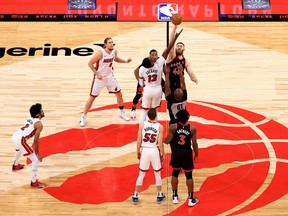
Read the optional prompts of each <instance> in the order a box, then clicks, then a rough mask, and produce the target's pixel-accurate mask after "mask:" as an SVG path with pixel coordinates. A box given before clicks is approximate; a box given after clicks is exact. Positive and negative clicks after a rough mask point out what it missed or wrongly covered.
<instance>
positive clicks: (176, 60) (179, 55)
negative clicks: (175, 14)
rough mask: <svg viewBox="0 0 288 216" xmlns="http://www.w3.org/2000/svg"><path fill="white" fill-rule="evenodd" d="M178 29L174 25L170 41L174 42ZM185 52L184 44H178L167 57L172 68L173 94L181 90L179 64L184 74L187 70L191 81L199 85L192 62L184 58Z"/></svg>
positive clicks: (170, 78)
mask: <svg viewBox="0 0 288 216" xmlns="http://www.w3.org/2000/svg"><path fill="white" fill-rule="evenodd" d="M176 29H177V25H174V27H173V30H172V32H171V34H170V41H171V40H173V38H174V37H175V32H176ZM184 51H185V45H184V43H182V42H178V43H176V45H175V49H171V50H170V53H169V56H168V57H167V60H166V64H167V65H169V67H170V76H169V80H170V88H171V93H172V94H173V93H174V91H175V90H176V89H177V88H180V77H179V71H178V66H179V64H182V68H183V70H182V73H183V74H184V70H186V71H187V73H188V75H189V77H190V79H191V81H193V82H195V83H196V84H198V80H197V78H196V76H195V74H194V73H193V71H192V68H191V65H190V62H189V61H188V59H186V58H185V57H184Z"/></svg>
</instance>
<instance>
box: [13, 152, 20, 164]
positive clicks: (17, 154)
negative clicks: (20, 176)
mask: <svg viewBox="0 0 288 216" xmlns="http://www.w3.org/2000/svg"><path fill="white" fill-rule="evenodd" d="M21 154H22V153H21V151H20V150H19V149H16V152H15V160H14V164H13V165H15V166H17V165H18V164H19V159H20V157H21Z"/></svg>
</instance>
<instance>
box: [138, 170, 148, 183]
mask: <svg viewBox="0 0 288 216" xmlns="http://www.w3.org/2000/svg"><path fill="white" fill-rule="evenodd" d="M145 174H146V173H145V172H143V171H140V172H139V176H138V178H137V180H136V185H137V186H142V183H143V179H144V176H145Z"/></svg>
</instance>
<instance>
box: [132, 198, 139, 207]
mask: <svg viewBox="0 0 288 216" xmlns="http://www.w3.org/2000/svg"><path fill="white" fill-rule="evenodd" d="M132 203H133V204H134V205H138V197H134V196H132Z"/></svg>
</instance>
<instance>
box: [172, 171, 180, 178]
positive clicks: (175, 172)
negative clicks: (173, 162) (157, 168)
mask: <svg viewBox="0 0 288 216" xmlns="http://www.w3.org/2000/svg"><path fill="white" fill-rule="evenodd" d="M179 173H180V169H179V170H175V169H173V171H172V176H174V177H176V178H177V177H178V176H179Z"/></svg>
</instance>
